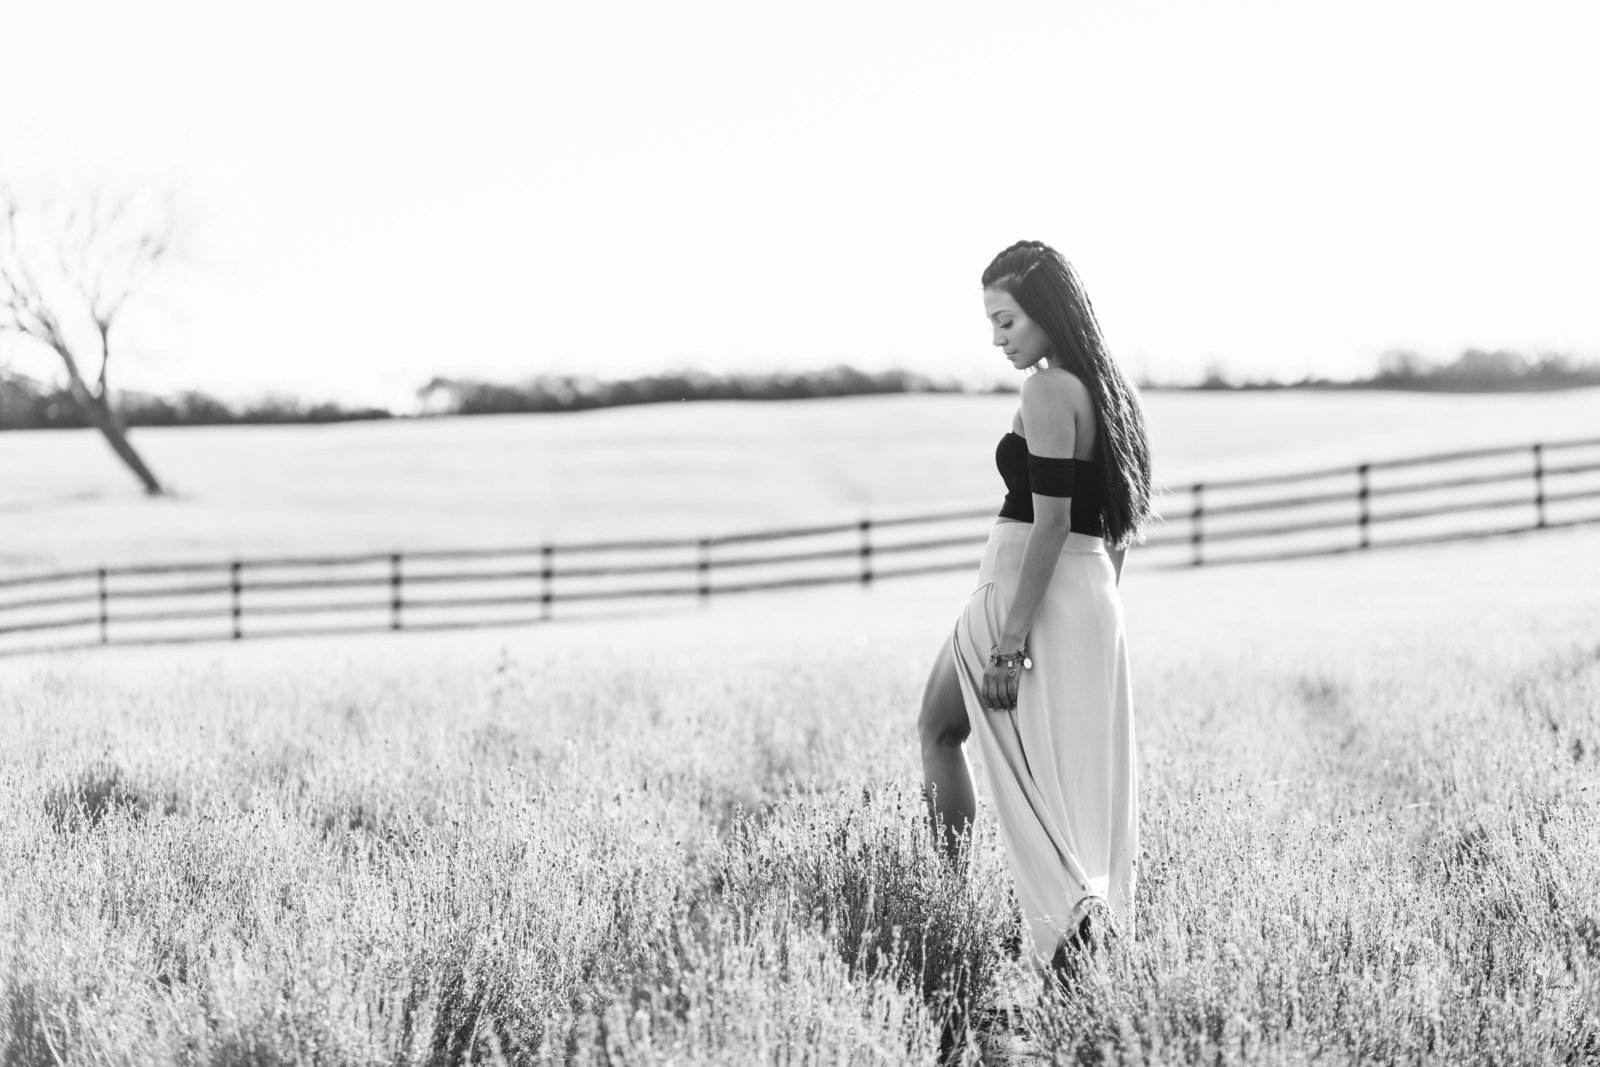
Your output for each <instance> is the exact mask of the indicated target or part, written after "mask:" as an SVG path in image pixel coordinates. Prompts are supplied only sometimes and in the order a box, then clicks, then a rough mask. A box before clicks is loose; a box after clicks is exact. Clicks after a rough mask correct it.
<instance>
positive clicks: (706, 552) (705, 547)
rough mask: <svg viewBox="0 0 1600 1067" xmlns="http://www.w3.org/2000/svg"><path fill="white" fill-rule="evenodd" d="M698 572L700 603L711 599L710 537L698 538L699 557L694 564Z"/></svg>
mask: <svg viewBox="0 0 1600 1067" xmlns="http://www.w3.org/2000/svg"><path fill="white" fill-rule="evenodd" d="M696 569H697V570H698V571H699V574H700V590H699V592H700V603H701V604H704V603H705V602H706V601H708V600H710V599H711V538H709V537H702V538H700V559H699V562H698V563H697V564H696Z"/></svg>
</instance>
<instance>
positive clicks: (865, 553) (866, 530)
mask: <svg viewBox="0 0 1600 1067" xmlns="http://www.w3.org/2000/svg"><path fill="white" fill-rule="evenodd" d="M871 583H872V520H871V519H862V520H861V584H862V585H870V584H871Z"/></svg>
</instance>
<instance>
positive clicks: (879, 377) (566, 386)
mask: <svg viewBox="0 0 1600 1067" xmlns="http://www.w3.org/2000/svg"><path fill="white" fill-rule="evenodd" d="M1141 384H1143V385H1144V387H1145V388H1150V389H1201V390H1253V389H1412V390H1426V391H1436V392H1496V391H1499V392H1510V391H1522V390H1528V391H1532V390H1541V389H1570V388H1578V387H1582V386H1592V385H1600V362H1593V361H1589V362H1585V361H1581V360H1578V359H1575V358H1574V357H1572V356H1567V355H1561V354H1551V353H1546V354H1541V355H1538V356H1533V357H1529V356H1525V355H1523V354H1521V353H1518V352H1510V351H1504V350H1500V351H1492V352H1489V351H1483V350H1481V349H1476V348H1469V349H1467V350H1466V351H1465V352H1463V353H1462V354H1461V355H1460V356H1458V357H1456V358H1455V359H1454V360H1451V361H1449V362H1447V363H1439V362H1433V361H1429V360H1427V359H1425V358H1424V357H1422V356H1419V355H1417V354H1416V353H1414V352H1406V351H1394V352H1388V353H1385V354H1384V355H1383V357H1382V358H1381V359H1380V360H1379V361H1378V370H1377V373H1375V374H1373V375H1371V376H1369V377H1366V378H1355V379H1343V380H1334V379H1329V378H1309V377H1308V378H1301V379H1299V380H1297V381H1288V382H1283V381H1278V380H1276V379H1265V380H1261V379H1252V380H1240V381H1236V380H1234V379H1232V378H1230V377H1229V376H1228V375H1227V374H1226V372H1225V371H1223V370H1222V369H1221V368H1220V366H1218V365H1215V364H1213V365H1212V366H1211V367H1209V368H1208V369H1207V371H1206V374H1205V377H1204V378H1203V379H1202V380H1201V381H1200V383H1199V384H1198V385H1168V384H1164V383H1156V382H1149V381H1146V382H1143V383H1141ZM1015 388H1016V387H1015V386H1014V385H996V386H991V387H989V388H988V389H986V390H983V391H986V392H1012V391H1015ZM972 391H973V390H972V389H971V388H970V387H968V386H964V385H962V384H960V383H957V382H953V381H948V380H939V379H934V378H929V377H927V376H925V375H921V374H916V373H913V372H911V371H905V370H886V371H862V370H857V369H855V368H853V367H846V366H837V367H829V368H826V369H823V370H812V371H794V372H785V371H779V372H774V373H770V374H710V373H707V372H704V371H684V372H680V373H673V374H653V375H646V376H644V377H641V378H624V379H619V380H615V381H605V380H601V379H597V378H590V377H582V376H576V375H541V376H538V377H535V378H530V379H528V380H526V381H524V382H522V383H520V384H505V383H498V382H485V381H479V380H476V379H471V378H435V379H433V380H432V381H430V382H428V384H426V385H424V386H423V387H422V388H421V389H419V390H417V398H418V400H419V401H420V404H421V414H422V415H423V416H429V415H502V414H513V413H519V412H520V413H527V412H556V411H588V410H591V409H594V408H606V407H619V406H623V405H631V404H658V403H664V402H676V401H681V400H804V399H811V398H817V397H837V396H870V395H877V394H886V393H962V392H972ZM114 407H115V410H116V412H117V415H118V417H119V418H120V419H121V421H122V423H123V424H124V425H127V426H232V425H275V424H289V423H329V422H354V421H359V420H366V419H390V418H396V417H397V416H396V415H395V413H394V412H392V411H390V410H389V409H387V408H381V407H360V406H355V407H346V406H344V405H342V404H336V403H316V404H308V403H306V402H304V401H301V400H297V399H295V398H292V397H282V396H274V397H267V398H264V399H261V400H255V401H252V402H249V403H245V404H230V403H228V402H226V401H223V400H219V399H218V398H216V397H214V396H211V395H209V394H207V393H203V392H200V391H197V390H186V391H184V392H180V393H175V394H172V395H168V396H160V395H157V394H154V393H144V392H134V391H129V390H122V391H119V392H117V393H116V401H115V405H114ZM93 425H95V423H94V422H93V420H92V419H91V418H90V416H89V414H88V413H86V412H85V410H84V408H83V405H82V404H80V403H78V402H77V399H76V398H75V397H74V395H73V393H72V391H71V389H70V388H69V387H68V386H67V385H64V384H61V385H52V384H47V383H44V382H40V381H38V380H37V379H34V378H30V377H28V376H27V375H23V374H14V373H8V372H6V371H4V370H0V430H41V429H79V428H83V427H87V426H93Z"/></svg>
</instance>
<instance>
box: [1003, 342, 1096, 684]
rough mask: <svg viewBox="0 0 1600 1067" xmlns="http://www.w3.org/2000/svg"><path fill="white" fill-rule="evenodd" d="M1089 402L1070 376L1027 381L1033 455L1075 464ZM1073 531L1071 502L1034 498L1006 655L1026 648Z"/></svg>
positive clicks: (1025, 412) (1026, 421) (1026, 418)
mask: <svg viewBox="0 0 1600 1067" xmlns="http://www.w3.org/2000/svg"><path fill="white" fill-rule="evenodd" d="M1079 393H1082V394H1083V395H1082V396H1079V395H1077V394H1079ZM1087 400H1088V394H1087V393H1086V392H1085V391H1084V388H1083V385H1082V384H1081V383H1080V382H1079V381H1078V380H1077V379H1076V378H1074V377H1072V376H1071V375H1069V374H1058V373H1044V374H1035V375H1033V376H1032V377H1031V378H1029V379H1028V380H1027V381H1025V382H1023V383H1022V424H1023V428H1024V429H1026V430H1027V431H1028V451H1029V452H1031V453H1033V454H1034V455H1036V456H1044V457H1048V458H1051V459H1071V458H1072V448H1073V445H1074V444H1075V443H1076V440H1077V415H1076V412H1077V411H1078V410H1079V408H1080V407H1081V406H1082V405H1083V404H1084V403H1085V402H1087ZM1071 529H1072V498H1071V497H1066V496H1041V495H1039V494H1038V493H1034V494H1033V529H1032V530H1030V531H1029V532H1028V543H1027V545H1026V546H1025V547H1024V548H1023V551H1022V568H1021V573H1020V575H1019V576H1018V579H1017V591H1016V593H1015V595H1014V596H1013V597H1012V599H1011V610H1010V611H1009V612H1007V614H1006V619H1005V623H1004V625H1003V626H1002V627H1001V630H1000V635H999V636H1000V651H1002V652H1011V651H1013V650H1015V649H1017V648H1020V647H1021V646H1022V643H1023V641H1024V640H1025V639H1026V638H1027V636H1028V631H1029V630H1030V629H1032V628H1033V620H1034V617H1035V616H1036V615H1038V614H1039V606H1040V605H1041V604H1043V603H1044V591H1045V590H1046V589H1047V588H1048V587H1049V585H1050V579H1051V578H1052V577H1053V576H1054V575H1055V571H1056V560H1057V559H1058V558H1060V556H1061V546H1062V545H1064V544H1065V543H1066V540H1067V534H1068V532H1069V531H1070V530H1071Z"/></svg>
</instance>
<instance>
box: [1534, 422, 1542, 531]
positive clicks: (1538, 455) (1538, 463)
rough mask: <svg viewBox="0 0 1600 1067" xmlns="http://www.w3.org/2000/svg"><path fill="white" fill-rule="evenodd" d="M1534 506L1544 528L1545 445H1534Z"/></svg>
mask: <svg viewBox="0 0 1600 1067" xmlns="http://www.w3.org/2000/svg"><path fill="white" fill-rule="evenodd" d="M1533 506H1534V508H1535V509H1537V511H1538V515H1539V529H1541V530H1542V529H1544V445H1543V444H1542V443H1540V442H1535V443H1534V446H1533Z"/></svg>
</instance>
